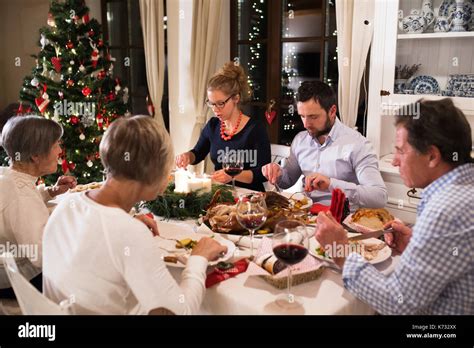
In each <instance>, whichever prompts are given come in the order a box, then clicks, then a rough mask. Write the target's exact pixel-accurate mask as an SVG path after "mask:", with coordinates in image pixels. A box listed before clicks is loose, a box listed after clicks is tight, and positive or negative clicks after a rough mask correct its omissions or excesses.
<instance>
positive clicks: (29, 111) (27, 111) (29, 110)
mask: <svg viewBox="0 0 474 348" xmlns="http://www.w3.org/2000/svg"><path fill="white" fill-rule="evenodd" d="M31 111H32V109H31V105H30V106H28V109H26V111H25V114H30V113H31Z"/></svg>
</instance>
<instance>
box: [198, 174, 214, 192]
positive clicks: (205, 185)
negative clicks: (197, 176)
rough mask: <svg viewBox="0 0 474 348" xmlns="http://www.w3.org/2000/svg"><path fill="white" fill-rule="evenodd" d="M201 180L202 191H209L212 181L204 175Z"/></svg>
mask: <svg viewBox="0 0 474 348" xmlns="http://www.w3.org/2000/svg"><path fill="white" fill-rule="evenodd" d="M201 180H202V188H203V190H202V191H203V192H207V193H210V192H211V191H212V181H211V178H208V177H204V178H202V179H201Z"/></svg>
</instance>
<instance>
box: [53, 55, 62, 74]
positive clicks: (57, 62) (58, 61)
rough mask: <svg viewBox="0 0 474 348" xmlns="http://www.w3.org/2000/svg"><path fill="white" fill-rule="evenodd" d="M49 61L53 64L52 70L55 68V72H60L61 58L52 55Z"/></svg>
mask: <svg viewBox="0 0 474 348" xmlns="http://www.w3.org/2000/svg"><path fill="white" fill-rule="evenodd" d="M51 63H52V64H53V66H54V70H56V72H57V73H60V72H61V58H59V57H53V58H51Z"/></svg>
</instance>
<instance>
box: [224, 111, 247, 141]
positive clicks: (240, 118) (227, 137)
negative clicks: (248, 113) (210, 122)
mask: <svg viewBox="0 0 474 348" xmlns="http://www.w3.org/2000/svg"><path fill="white" fill-rule="evenodd" d="M241 120H242V111H241V112H240V114H239V119H238V120H237V124H236V125H235V127H234V129H232V132H231V133H230V134H229V135H226V134H225V126H224V122H222V121H221V138H222V139H223V140H225V141H228V140H230V139H232V137H233V136H234V135H235V133H236V132H237V129H239V126H240V121H241Z"/></svg>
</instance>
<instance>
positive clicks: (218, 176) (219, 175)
mask: <svg viewBox="0 0 474 348" xmlns="http://www.w3.org/2000/svg"><path fill="white" fill-rule="evenodd" d="M211 179H212V180H214V181H217V182H220V183H222V184H227V183H228V182H230V181H232V177H231V176H230V175H227V174H226V173H225V171H224V169H221V170H218V171H216V172H214V173H213V174H212V176H211Z"/></svg>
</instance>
